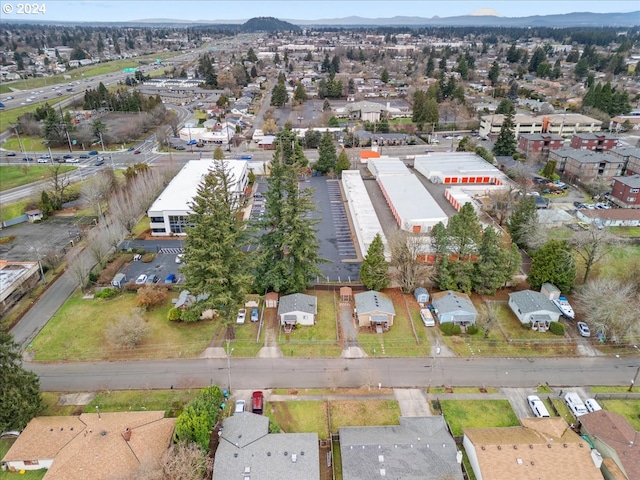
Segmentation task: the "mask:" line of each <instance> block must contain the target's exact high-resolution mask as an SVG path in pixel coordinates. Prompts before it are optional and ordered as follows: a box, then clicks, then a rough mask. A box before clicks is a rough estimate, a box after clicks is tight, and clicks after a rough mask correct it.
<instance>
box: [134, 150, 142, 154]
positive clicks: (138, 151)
mask: <svg viewBox="0 0 640 480" xmlns="http://www.w3.org/2000/svg"><path fill="white" fill-rule="evenodd" d="M140 153H142V152H140V150H136V151H135V152H133V154H134V155H139V154H140Z"/></svg>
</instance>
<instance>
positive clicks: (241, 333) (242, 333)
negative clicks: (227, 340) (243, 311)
mask: <svg viewBox="0 0 640 480" xmlns="http://www.w3.org/2000/svg"><path fill="white" fill-rule="evenodd" d="M250 313H251V312H250V311H249V312H248V313H247V321H246V322H245V323H244V325H234V326H233V328H234V332H235V339H234V340H233V342H231V348H233V352H232V353H231V356H232V357H255V356H256V355H257V354H258V352H259V351H260V349H261V348H262V344H263V342H259V341H258V340H257V337H258V326H259V324H258V322H256V323H252V322H250V321H249V318H248V317H249V314H250Z"/></svg>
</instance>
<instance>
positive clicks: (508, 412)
mask: <svg viewBox="0 0 640 480" xmlns="http://www.w3.org/2000/svg"><path fill="white" fill-rule="evenodd" d="M440 407H441V409H442V414H443V415H444V418H445V420H446V421H447V422H448V423H449V426H450V427H451V431H452V433H453V434H454V435H462V429H463V428H483V427H514V426H518V425H520V422H519V421H518V417H517V416H516V414H515V413H514V411H513V409H512V408H511V404H510V403H509V400H442V401H440Z"/></svg>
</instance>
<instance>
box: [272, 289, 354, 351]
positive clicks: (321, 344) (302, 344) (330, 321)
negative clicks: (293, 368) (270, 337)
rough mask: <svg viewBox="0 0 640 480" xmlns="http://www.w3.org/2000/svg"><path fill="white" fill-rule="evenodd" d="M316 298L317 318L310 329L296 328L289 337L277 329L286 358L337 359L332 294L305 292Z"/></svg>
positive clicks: (337, 349) (337, 345)
mask: <svg viewBox="0 0 640 480" xmlns="http://www.w3.org/2000/svg"><path fill="white" fill-rule="evenodd" d="M307 293H308V294H309V295H314V296H315V297H317V298H318V316H317V318H316V324H315V325H314V326H312V327H307V326H302V325H300V326H298V327H297V328H295V329H294V330H293V331H292V332H291V333H290V334H289V335H287V334H285V333H284V330H283V329H282V327H279V329H278V343H279V344H280V348H281V350H282V353H283V354H284V355H285V356H288V357H337V356H338V355H340V352H341V351H342V349H341V347H340V345H339V343H338V332H337V330H336V309H335V304H334V293H333V292H326V291H313V292H307Z"/></svg>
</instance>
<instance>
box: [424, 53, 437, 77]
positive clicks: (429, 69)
mask: <svg viewBox="0 0 640 480" xmlns="http://www.w3.org/2000/svg"><path fill="white" fill-rule="evenodd" d="M435 70H436V66H435V63H434V61H433V57H431V56H430V57H429V60H427V68H426V69H425V71H424V74H425V76H427V77H429V78H432V77H433V72H435Z"/></svg>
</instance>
